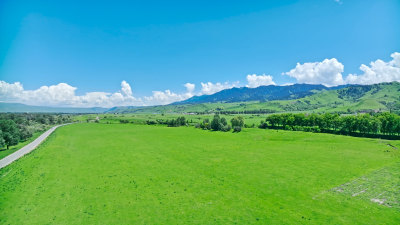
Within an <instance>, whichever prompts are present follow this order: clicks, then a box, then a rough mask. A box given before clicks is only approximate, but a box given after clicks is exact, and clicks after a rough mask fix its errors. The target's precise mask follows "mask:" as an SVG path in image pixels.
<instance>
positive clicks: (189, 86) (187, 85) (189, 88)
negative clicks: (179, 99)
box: [183, 83, 196, 93]
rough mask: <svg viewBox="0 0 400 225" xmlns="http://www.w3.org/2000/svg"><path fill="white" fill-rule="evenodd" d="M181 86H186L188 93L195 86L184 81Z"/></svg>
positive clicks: (191, 91)
mask: <svg viewBox="0 0 400 225" xmlns="http://www.w3.org/2000/svg"><path fill="white" fill-rule="evenodd" d="M183 86H185V87H186V90H187V92H188V93H193V91H194V89H195V87H196V85H195V84H191V83H186V84H184V85H183Z"/></svg>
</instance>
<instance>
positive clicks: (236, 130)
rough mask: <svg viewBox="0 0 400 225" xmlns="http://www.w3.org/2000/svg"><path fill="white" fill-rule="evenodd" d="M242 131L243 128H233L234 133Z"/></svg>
mask: <svg viewBox="0 0 400 225" xmlns="http://www.w3.org/2000/svg"><path fill="white" fill-rule="evenodd" d="M240 131H242V127H240V126H235V127H233V132H234V133H239V132H240Z"/></svg>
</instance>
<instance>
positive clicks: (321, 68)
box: [284, 58, 344, 86]
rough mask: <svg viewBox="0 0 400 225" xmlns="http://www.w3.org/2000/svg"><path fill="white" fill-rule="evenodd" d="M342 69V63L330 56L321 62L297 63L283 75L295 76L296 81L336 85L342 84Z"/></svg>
mask: <svg viewBox="0 0 400 225" xmlns="http://www.w3.org/2000/svg"><path fill="white" fill-rule="evenodd" d="M343 69H344V66H343V64H342V63H340V62H338V61H337V59H335V58H332V59H325V60H324V61H322V62H312V63H304V64H300V63H297V65H296V67H295V68H294V69H292V70H290V71H289V72H286V73H284V75H288V76H290V77H293V78H295V79H296V80H297V82H298V83H306V84H323V85H326V86H336V85H341V84H344V81H343V77H342V73H343Z"/></svg>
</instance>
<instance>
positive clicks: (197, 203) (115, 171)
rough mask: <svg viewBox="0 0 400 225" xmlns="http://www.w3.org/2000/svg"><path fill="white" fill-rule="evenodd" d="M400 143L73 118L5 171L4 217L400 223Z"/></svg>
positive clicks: (25, 220)
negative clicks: (82, 121) (91, 120)
mask: <svg viewBox="0 0 400 225" xmlns="http://www.w3.org/2000/svg"><path fill="white" fill-rule="evenodd" d="M389 144H390V145H389ZM399 147H400V143H399V142H398V141H383V140H379V139H367V138H354V137H347V136H338V135H330V134H313V133H304V132H293V131H276V130H260V129H244V130H243V131H242V132H241V133H231V132H227V133H224V132H211V131H204V130H200V129H195V128H193V127H179V128H169V127H163V126H143V125H133V124H101V123H100V124H96V123H88V124H83V123H82V124H73V125H69V126H66V127H62V128H60V129H59V130H57V131H56V132H55V133H54V134H53V135H52V136H51V137H50V138H49V139H48V140H47V141H46V142H45V143H44V144H42V145H41V147H39V148H38V149H37V150H35V151H34V152H32V153H31V154H29V155H27V156H25V157H24V158H22V159H20V160H18V161H16V162H15V163H13V164H11V165H10V166H8V167H6V168H4V169H2V170H0V224H235V223H236V224H397V223H398V221H400V207H399V204H398V202H399V195H398V193H396V190H398V189H396V187H398V186H399V180H398V175H399V174H398V170H399V163H398V162H399V157H398V156H399V154H398V148H399ZM379 173H383V174H384V177H382V176H379ZM364 178H365V179H364ZM359 184H360V185H364V187H366V189H365V190H364V189H360V185H359ZM396 185H397V186H396ZM385 190H391V191H392V192H389V193H387V192H385ZM363 191H364V192H363ZM355 194H356V195H355ZM371 199H378V200H380V201H384V203H382V204H380V202H378V201H374V200H371Z"/></svg>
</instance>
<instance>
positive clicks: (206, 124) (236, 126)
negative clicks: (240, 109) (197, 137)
mask: <svg viewBox="0 0 400 225" xmlns="http://www.w3.org/2000/svg"><path fill="white" fill-rule="evenodd" d="M230 122H231V124H228V121H227V120H226V119H225V118H224V117H220V116H219V114H215V115H214V118H213V119H212V120H211V122H210V120H209V119H208V118H206V119H204V120H203V122H202V123H200V124H196V125H195V127H196V128H201V129H203V130H213V131H223V132H227V131H230V130H232V127H233V132H240V131H242V127H243V126H244V119H243V117H241V116H237V117H234V118H232V119H231V121H230Z"/></svg>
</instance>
